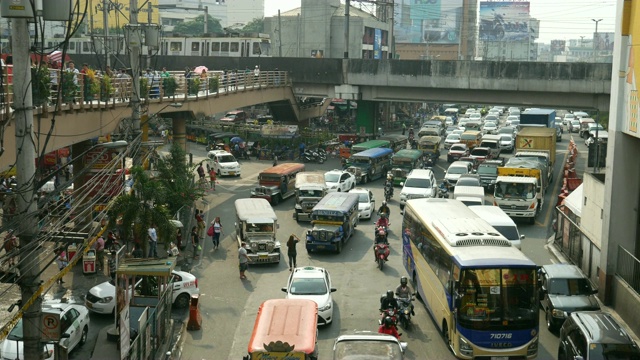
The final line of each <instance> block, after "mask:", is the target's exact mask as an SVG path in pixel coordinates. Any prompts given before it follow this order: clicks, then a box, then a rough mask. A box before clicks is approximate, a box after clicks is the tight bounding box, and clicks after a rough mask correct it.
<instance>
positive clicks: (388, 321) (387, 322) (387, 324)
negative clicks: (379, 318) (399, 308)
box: [384, 316, 393, 326]
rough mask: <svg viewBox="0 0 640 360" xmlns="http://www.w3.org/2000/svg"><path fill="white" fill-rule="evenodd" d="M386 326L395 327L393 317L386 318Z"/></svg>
mask: <svg viewBox="0 0 640 360" xmlns="http://www.w3.org/2000/svg"><path fill="white" fill-rule="evenodd" d="M384 324H385V325H386V326H391V325H393V319H392V318H391V316H386V317H385V318H384Z"/></svg>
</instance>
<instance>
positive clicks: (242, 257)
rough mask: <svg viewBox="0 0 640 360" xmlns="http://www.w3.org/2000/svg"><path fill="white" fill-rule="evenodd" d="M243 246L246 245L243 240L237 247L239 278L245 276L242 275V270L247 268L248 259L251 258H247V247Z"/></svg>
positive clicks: (244, 277)
mask: <svg viewBox="0 0 640 360" xmlns="http://www.w3.org/2000/svg"><path fill="white" fill-rule="evenodd" d="M245 246H247V243H246V242H244V241H243V242H242V244H241V245H240V248H239V249H238V261H239V262H240V265H239V268H240V279H246V278H247V277H246V276H245V275H244V272H245V271H247V269H248V268H249V261H251V259H249V255H247V249H245Z"/></svg>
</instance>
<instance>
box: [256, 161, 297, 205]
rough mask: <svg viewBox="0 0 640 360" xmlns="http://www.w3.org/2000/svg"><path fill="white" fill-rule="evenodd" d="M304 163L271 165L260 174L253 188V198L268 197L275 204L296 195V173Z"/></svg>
mask: <svg viewBox="0 0 640 360" xmlns="http://www.w3.org/2000/svg"><path fill="white" fill-rule="evenodd" d="M303 171H304V164H298V163H284V164H280V165H276V166H274V167H270V168H268V169H266V170H264V171H263V172H261V173H260V175H258V186H256V187H255V188H254V189H253V190H251V197H252V198H262V199H266V200H267V201H269V202H270V203H271V204H273V205H278V204H279V203H280V201H282V200H284V199H286V198H289V197H292V196H294V195H295V193H296V192H295V183H296V175H298V173H300V172H303Z"/></svg>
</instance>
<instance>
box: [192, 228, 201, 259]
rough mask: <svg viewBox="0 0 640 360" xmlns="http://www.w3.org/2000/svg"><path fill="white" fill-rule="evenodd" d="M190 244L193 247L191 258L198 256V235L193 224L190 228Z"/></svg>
mask: <svg viewBox="0 0 640 360" xmlns="http://www.w3.org/2000/svg"><path fill="white" fill-rule="evenodd" d="M191 246H192V247H193V258H194V259H197V258H198V250H200V249H199V248H200V236H198V230H197V228H196V227H195V226H194V227H192V228H191Z"/></svg>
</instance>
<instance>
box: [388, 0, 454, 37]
mask: <svg viewBox="0 0 640 360" xmlns="http://www.w3.org/2000/svg"><path fill="white" fill-rule="evenodd" d="M395 2H396V7H395V9H396V12H395V14H394V16H395V19H397V20H396V24H397V25H396V27H395V34H394V36H395V38H396V41H397V42H408V43H426V42H428V43H433V44H458V43H459V42H460V28H461V25H462V23H461V22H462V11H463V8H462V0H447V1H441V0H401V1H400V0H395Z"/></svg>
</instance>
